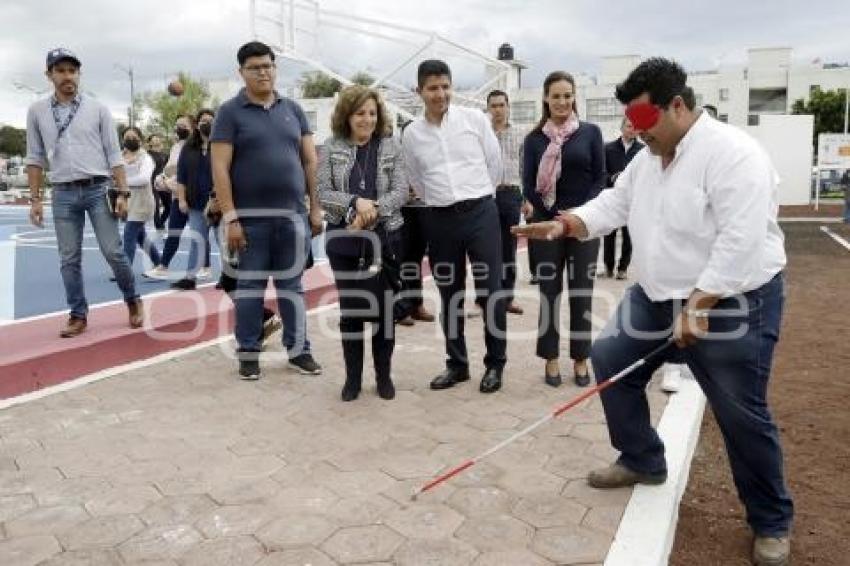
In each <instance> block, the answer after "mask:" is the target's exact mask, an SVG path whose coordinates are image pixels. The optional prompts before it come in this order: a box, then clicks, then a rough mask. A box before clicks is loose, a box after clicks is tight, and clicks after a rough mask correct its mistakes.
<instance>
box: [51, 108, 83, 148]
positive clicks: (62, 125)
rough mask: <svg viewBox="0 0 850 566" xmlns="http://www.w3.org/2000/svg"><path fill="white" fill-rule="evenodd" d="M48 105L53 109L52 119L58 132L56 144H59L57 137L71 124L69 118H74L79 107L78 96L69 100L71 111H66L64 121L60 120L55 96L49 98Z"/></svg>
mask: <svg viewBox="0 0 850 566" xmlns="http://www.w3.org/2000/svg"><path fill="white" fill-rule="evenodd" d="M50 106H51V107H52V109H53V121H54V122H55V123H56V130H57V131H58V132H59V133H58V134H57V135H56V144H57V145H58V144H59V139H60V138H61V137H62V134H64V133H65V130H67V129H68V126H70V125H71V120H73V119H74V116H75V115H76V114H77V110H79V108H80V97H78V96H77V97H74V100H72V101H71V111H70V112H68V116H67V117H66V118H65V121H64V122H62V120H60V118H59V101H57V100H56V98H55V97H54V98H52V99H51V100H50Z"/></svg>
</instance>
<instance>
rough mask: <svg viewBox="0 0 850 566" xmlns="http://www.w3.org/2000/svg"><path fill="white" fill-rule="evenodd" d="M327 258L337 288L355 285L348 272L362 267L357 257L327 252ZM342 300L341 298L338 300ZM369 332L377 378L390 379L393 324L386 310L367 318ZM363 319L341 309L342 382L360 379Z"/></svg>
mask: <svg viewBox="0 0 850 566" xmlns="http://www.w3.org/2000/svg"><path fill="white" fill-rule="evenodd" d="M328 261H329V262H330V264H331V269H332V270H333V272H334V278H335V279H336V282H337V288H338V289H339V290H340V292H345V291H346V290H350V289H352V288H354V287H355V286H356V282H353V281H351V280H350V279H348V278H350V277H351V274H352V273H355V272H357V271H358V270H360V269H362V268H361V266H360V260H359V258H357V257H353V256H349V255H342V254H335V253H329V254H328ZM340 304H342V301H341V303H340ZM377 304H378V305H379V306H380V307H381V308H383V309H388V308H391V307H389V304H388V303H386V302H382V301H378V302H377ZM369 321H370V322H371V334H372V359H373V361H374V363H375V377H376V378H377V380H379V381H380V380H385V379H390V372H391V369H392V357H393V349H394V348H395V325H394V323H393V320H392V318H391V317H388V316H387V313H386V312H379V313H378V316H377V317H375V318H370V319H369ZM366 322H367V321H366V320H365V319H363V318H360V317H355V316H346V314H345V311H344V309H343V311H342V316H340V319H339V330H340V332H341V334H342V356H343V359H344V360H345V379H346V382H353V383H360V382H361V380H362V378H363V349H364V344H363V343H364V340H365V336H364V335H365V329H366Z"/></svg>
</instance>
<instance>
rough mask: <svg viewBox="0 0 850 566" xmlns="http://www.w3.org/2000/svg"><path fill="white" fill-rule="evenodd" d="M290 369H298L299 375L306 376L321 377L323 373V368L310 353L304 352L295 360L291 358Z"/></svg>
mask: <svg viewBox="0 0 850 566" xmlns="http://www.w3.org/2000/svg"><path fill="white" fill-rule="evenodd" d="M289 367H291V368H293V369H297V370H298V372H299V373H301V374H304V375H319V374H320V373H322V366H320V365H319V364H317V363H316V360H314V359H313V355H312V354H311V353H310V352H304V353H303V354H299V355H298V356H295V357H294V358H289Z"/></svg>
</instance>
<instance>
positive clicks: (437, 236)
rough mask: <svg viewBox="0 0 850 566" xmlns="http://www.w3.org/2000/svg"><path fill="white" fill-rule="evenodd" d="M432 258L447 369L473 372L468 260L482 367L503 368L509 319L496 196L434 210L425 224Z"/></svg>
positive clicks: (433, 208) (431, 209)
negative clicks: (479, 320)
mask: <svg viewBox="0 0 850 566" xmlns="http://www.w3.org/2000/svg"><path fill="white" fill-rule="evenodd" d="M426 224H427V233H428V245H429V250H430V251H429V257H430V260H431V272H432V273H433V275H434V282H435V283H436V284H437V289H439V291H440V306H441V308H440V325H441V326H442V329H443V335H444V336H445V338H446V355H447V356H448V360H447V361H446V365H447V366H448V367H449V368H455V369H463V368H467V367H469V359H468V357H467V352H466V339H465V338H464V321H465V319H466V317H465V315H464V309H463V303H464V294H465V291H466V260H467V257H468V258H469V260H470V262H471V263H472V275H473V278H474V279H475V288H476V294H477V298H478V299H479V301H480V304H481V305H482V307H483V313H484V316H483V319H484V342H485V345H486V348H487V353H486V355H485V356H484V365H485V366H486V367H487V368H488V369H499V370H501V369H502V368H503V367H504V365H505V361H506V358H505V345H506V336H505V329H506V320H505V307H506V302H505V300H504V294H503V293H502V292H501V288H502V277H501V273H502V246H501V242H500V237H499V232H500V228H499V211H498V209H497V208H496V202H495V200H494V199H493V198H492V197H485V198H482V199H476V200H470V201H461V202H459V203H457V204H455V205H454V206H451V207H431V208H430V209H429V212H428V221H427V223H426Z"/></svg>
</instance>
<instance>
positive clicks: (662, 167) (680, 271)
mask: <svg viewBox="0 0 850 566" xmlns="http://www.w3.org/2000/svg"><path fill="white" fill-rule="evenodd" d="M686 80H687V75H686V74H685V72H684V70H683V69H682V68H681V67H680V66H679V65H678V64H676V63H674V62H673V61H670V60H667V59H661V58H652V59H648V60H647V61H644V62H643V63H641V64H640V65H639V66H638V67H637V68H636V69H634V70H633V71H632V72H631V74H630V75H629V76H628V78H627V79H626V81H625V82H624V83H622V84H621V85H619V86H618V87H617V98H618V99H619V100H620V102H622V103H623V104H626V105H627V107H626V116H628V117H629V119H630V120H631V121H632V123H633V124H634V126H635V130H636V131H637V132H638V134H639V135H640V137H641V139H642V140H643V141H644V142H645V143H646V144H647V146H648V147H649V151H643V152H641V153H640V154H638V155H637V156H636V157H635V158H634V159H633V160H632V162H631V164H630V165H629V166H628V167H627V168H626V170H625V171H624V172H623V173H622V174H621V175H620V176H619V177H618V178H617V182H616V183H615V186H614V188H613V189H610V190H607V191H603V192H602V194H601V195H600V196H599V197H597V198H596V199H594V200H592V201H590V202H589V203H587V204H586V205H584V206H581V207H579V208H576V209H573V210H571V211H569V212H562V213H561V214H560V215H559V217H558V219H557V220H554V221H551V222H547V223H542V224H533V225H530V226H528V227H524V228H521V229H517V230H515V232H517V233H522V234H526V235H529V236H531V237H535V238H544V239H545V238H557V237H563V236H567V235H569V236H573V237H578V238H582V239H587V238H596V237H599V235H601V234H606V233H608V232H609V231H610V230H612V229H613V228H615V227H617V226H622V225H623V224H628V227H629V231H630V232H631V233H632V236H633V241H634V260H633V264H634V265H635V268H636V269H635V271H636V274H635V275H636V279H637V284H636V285H634V286H632V287H631V288H629V289H628V290H627V291H626V295H625V297H624V299H623V301H622V302H621V304H620V306H619V308H618V309H617V312H616V314H615V315H614V317H613V318H612V319H611V320H610V321H609V323H608V325H607V326H606V327H605V329H604V330H603V331H602V333H601V334H600V336H599V338H598V339H597V340H596V342H595V343H594V346H593V350H592V354H591V357H592V361H593V369H594V373H595V375H596V378H597V380H598V381H602V380H605V379H607V378H608V377H610V376H612V375H614V374H616V373H617V372H619V371H621V370H622V369H623V368H625V367H627V366H628V365H629V364H631V363H632V362H634V361H635V360H637V359H639V358H641V357H643V356H644V355H645V354H646V353H647V352H649V351H651V350H653V349H654V348H656V347H658V346H659V345H661V344H663V343H664V341H665V340H666V338H667V336H669V335H670V333H671V332H672V333H673V336H674V338H675V341H676V345H677V346H678V347H679V348H680V350H679V351H678V352H676V351H675V350H669V349H668V351H667V353H668V355H672V354H674V353H678V354H679V356H681V358H682V359H683V360H684V361H685V362H686V363H687V365H688V367H689V368H690V370H691V371H692V372H693V374H694V377H695V378H696V380H697V382H698V383H699V385H700V387H701V388H702V390H703V391H704V392H705V395H706V397H707V398H708V401H709V403H710V404H711V407H712V409H713V412H714V415H715V417H716V418H717V420H718V423H719V425H720V430H721V431H722V433H723V436H724V440H725V442H726V447H727V453H728V455H729V461H730V464H731V467H732V475H733V477H734V480H735V485H736V487H737V489H738V496H739V497H740V499H741V500H742V501H743V503H744V505H745V507H746V511H747V521H748V522H749V524H750V527H751V528H752V530H753V532H754V534H755V540H754V545H753V560H754V562H755V563H756V564H760V565H771V566H774V565H780V564H787V563H788V556H789V548H790V545H789V538H788V536H789V532H790V529H791V521H792V517H793V504H792V502H791V497H790V495H789V493H788V490H787V488H786V486H785V481H784V478H783V464H782V449H781V447H780V443H779V434H778V432H777V428H776V425H775V424H774V422H773V419H772V418H771V415H770V412H769V411H768V408H767V384H768V379H769V376H770V369H771V362H772V359H773V350H774V346H775V345H776V342H777V340H778V337H779V330H780V323H781V319H782V305H783V275H782V270H783V268H784V266H785V250H784V246H783V235H782V232H781V231H780V229H779V226H778V224H777V221H776V213H777V209H778V206H777V201H776V186H777V182H778V177H777V175H776V172H775V170H774V168H773V165H772V164H771V162H770V159H769V157H768V156H767V155H766V153H765V152H764V150H763V149H762V148H761V147H760V146H759V145H758V143H757V142H756V141H755V140H753V139H752V138H750V137H749V136H748V135H747V134H746V133H744V132H743V131H741V130H738V129H737V128H734V127H732V126H729V125H727V124H724V123H722V122H719V121H717V120H713V119H711V118H710V117H709V116H708V115H707V114H706V113H705V112H702V111H700V110H695V109H694V108H695V104H694V95H693V91H692V90H691V89H690V87H687V86H686V84H685V83H686ZM664 361H665V359H664V356H659V357H657V358H656V359H652V360H650V361H649V363H647V364H646V365H644V366H642V367H640V368H638V369H636V370H635V371H633V372H632V373H631V374H629V375H628V376H627V377H625V378H624V379H623V381H622V382H620V383H618V384H616V385H615V386H613V387H611V388H609V389H607V390H605V391H604V392H603V393H602V394H601V396H602V403H603V406H604V409H605V415H606V418H607V421H608V431H609V434H610V437H611V443H612V445H613V446H614V447H615V448H616V449H617V450H619V451H620V457H619V459H618V460H617V463H615V464H613V465H612V466H610V467H608V468H605V469H602V470H596V471H593V472H591V473H590V475H589V476H588V482H589V483H590V485H592V486H594V487H597V488H609V487H620V486H627V485H633V484H636V483H646V484H658V483H662V482H664V481H665V480H666V477H667V465H666V461H665V458H664V444H663V443H662V442H661V439H660V438H659V437H658V435H657V433H656V431H655V429H654V428H653V427H652V424H651V423H650V420H649V417H650V415H649V406H648V404H647V399H646V393H645V388H646V384H647V383H648V381H649V379H650V377H651V376H652V374H653V372H654V371H655V370H656V369H658V367H659V365H660V364H661V363H663V362H664Z"/></svg>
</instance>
